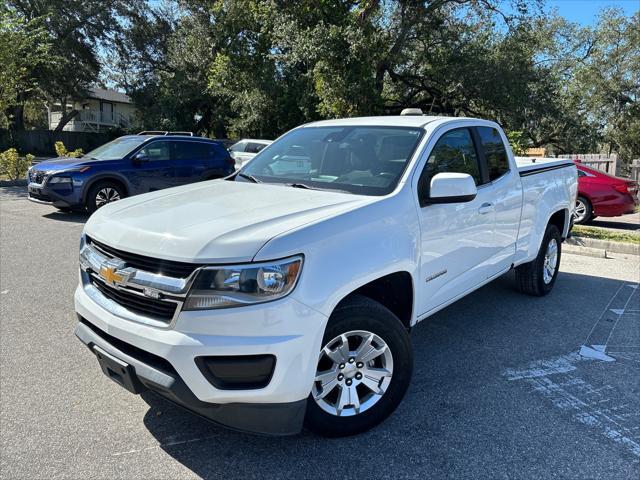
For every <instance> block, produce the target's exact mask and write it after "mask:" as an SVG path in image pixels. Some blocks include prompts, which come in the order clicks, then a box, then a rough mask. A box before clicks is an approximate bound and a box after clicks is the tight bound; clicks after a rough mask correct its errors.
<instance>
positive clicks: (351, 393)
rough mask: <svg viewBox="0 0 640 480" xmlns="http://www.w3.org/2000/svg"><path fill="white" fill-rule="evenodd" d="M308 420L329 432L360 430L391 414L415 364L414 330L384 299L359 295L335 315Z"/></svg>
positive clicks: (326, 337)
mask: <svg viewBox="0 0 640 480" xmlns="http://www.w3.org/2000/svg"><path fill="white" fill-rule="evenodd" d="M322 342H323V343H322V344H323V348H322V350H321V351H320V355H319V359H318V366H317V371H316V377H315V380H314V383H313V387H312V391H311V395H310V396H309V401H308V402H307V413H306V418H305V425H306V426H307V427H308V428H309V429H310V430H312V431H314V432H316V433H318V434H320V435H324V436H328V437H342V436H347V435H354V434H357V433H360V432H364V431H366V430H369V429H370V428H373V427H375V426H376V425H378V424H379V423H380V422H382V421H383V420H384V419H386V418H387V417H388V416H389V415H390V414H391V413H392V412H393V411H394V410H395V409H396V407H397V406H398V405H399V404H400V402H401V401H402V398H403V397H404V394H405V392H406V391H407V387H408V386H409V382H410V380H411V372H412V369H413V352H412V347H411V340H410V339H409V334H408V332H407V330H406V328H405V327H404V325H402V323H401V322H400V320H398V318H397V317H396V316H395V315H394V314H393V313H391V312H390V311H389V310H388V309H387V308H385V307H384V306H382V305H381V304H379V303H377V302H375V301H373V300H371V299H369V298H367V297H363V296H359V295H358V296H354V297H353V298H351V299H349V300H347V301H346V302H344V304H343V305H341V306H339V307H338V308H337V309H336V311H335V312H334V313H333V315H332V316H331V318H330V319H329V323H328V325H327V328H326V331H325V335H324V339H323V341H322Z"/></svg>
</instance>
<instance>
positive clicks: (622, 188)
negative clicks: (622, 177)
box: [613, 183, 629, 193]
mask: <svg viewBox="0 0 640 480" xmlns="http://www.w3.org/2000/svg"><path fill="white" fill-rule="evenodd" d="M613 188H614V190H617V191H618V192H620V193H629V185H628V184H626V183H616V184H615V185H614V186H613Z"/></svg>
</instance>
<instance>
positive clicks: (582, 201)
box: [573, 197, 593, 225]
mask: <svg viewBox="0 0 640 480" xmlns="http://www.w3.org/2000/svg"><path fill="white" fill-rule="evenodd" d="M592 218H593V206H592V205H591V202H590V201H589V200H588V199H587V198H585V197H578V199H577V200H576V208H575V209H574V210H573V223H576V224H578V225H581V224H584V223H587V222H589V221H590V220H591V219H592Z"/></svg>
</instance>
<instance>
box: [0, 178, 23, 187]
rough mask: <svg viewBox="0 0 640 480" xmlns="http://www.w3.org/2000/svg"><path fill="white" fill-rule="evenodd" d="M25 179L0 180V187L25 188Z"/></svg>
mask: <svg viewBox="0 0 640 480" xmlns="http://www.w3.org/2000/svg"><path fill="white" fill-rule="evenodd" d="M26 186H27V179H26V178H25V179H22V180H0V187H26Z"/></svg>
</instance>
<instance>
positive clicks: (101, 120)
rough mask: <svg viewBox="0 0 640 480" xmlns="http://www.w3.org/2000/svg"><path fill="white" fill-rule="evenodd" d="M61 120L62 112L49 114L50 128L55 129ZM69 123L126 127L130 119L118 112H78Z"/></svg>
mask: <svg viewBox="0 0 640 480" xmlns="http://www.w3.org/2000/svg"><path fill="white" fill-rule="evenodd" d="M61 118H62V112H51V126H50V128H55V126H56V125H58V123H60V119H61ZM69 123H85V124H95V125H97V124H100V125H105V126H120V127H128V126H129V124H130V123H131V117H130V116H128V115H123V114H122V113H120V112H100V111H98V110H80V112H79V113H78V114H77V115H76V116H75V117H73V118H72V119H71V121H70V122H69Z"/></svg>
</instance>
